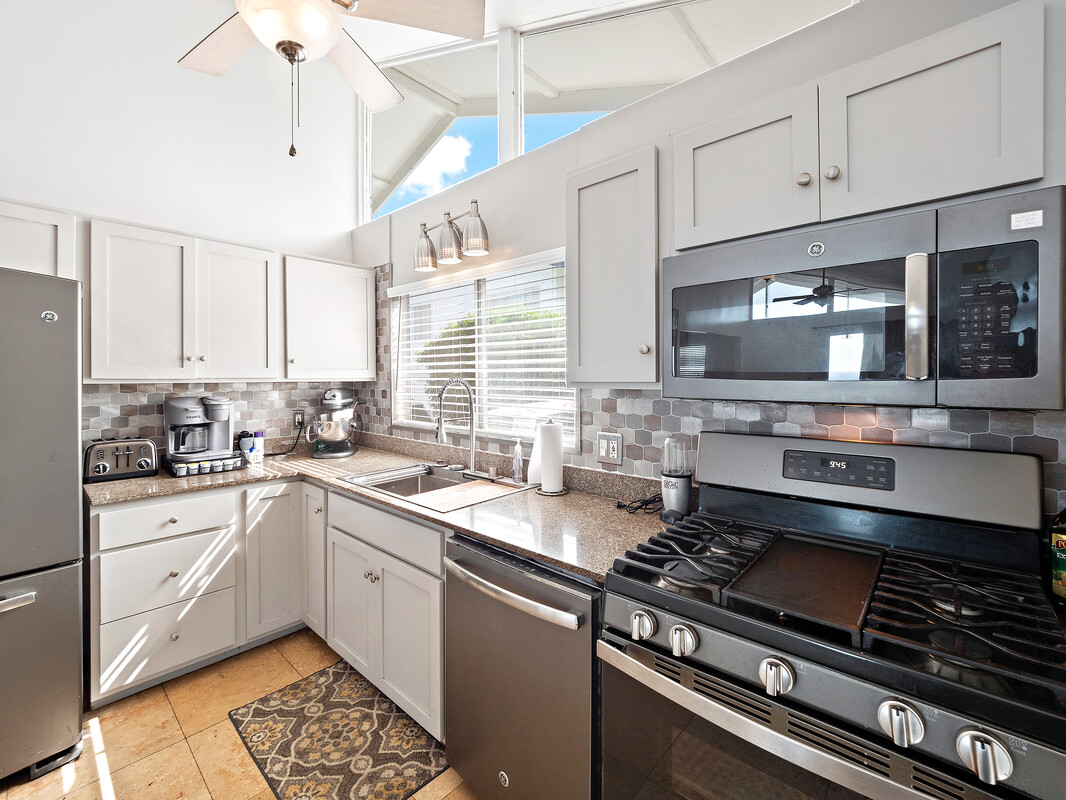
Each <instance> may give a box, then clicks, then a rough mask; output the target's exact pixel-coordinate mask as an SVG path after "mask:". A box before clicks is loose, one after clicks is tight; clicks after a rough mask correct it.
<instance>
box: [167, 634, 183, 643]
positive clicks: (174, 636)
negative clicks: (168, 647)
mask: <svg viewBox="0 0 1066 800" xmlns="http://www.w3.org/2000/svg"><path fill="white" fill-rule="evenodd" d="M180 638H181V637H180V636H178V634H176V633H172V634H170V641H172V642H176V641H178V639H180Z"/></svg>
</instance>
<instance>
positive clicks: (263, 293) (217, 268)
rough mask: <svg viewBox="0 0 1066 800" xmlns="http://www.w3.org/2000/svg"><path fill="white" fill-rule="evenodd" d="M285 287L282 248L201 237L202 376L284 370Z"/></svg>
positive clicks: (198, 305)
mask: <svg viewBox="0 0 1066 800" xmlns="http://www.w3.org/2000/svg"><path fill="white" fill-rule="evenodd" d="M281 292H282V281H281V264H280V259H279V258H278V255H277V253H271V252H269V251H266V250H255V249H253V248H251V247H238V246H236V245H232V244H222V243H221V242H207V241H203V240H197V242H196V353H195V355H196V360H197V364H196V374H197V377H200V378H234V377H243V378H275V377H278V376H280V375H281V346H282V345H281V340H282V333H281V325H282V297H281Z"/></svg>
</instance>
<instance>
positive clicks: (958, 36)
mask: <svg viewBox="0 0 1066 800" xmlns="http://www.w3.org/2000/svg"><path fill="white" fill-rule="evenodd" d="M819 121H820V146H821V169H822V176H821V199H822V218H823V219H832V218H835V217H843V216H848V215H851V214H859V213H863V212H866V211H875V210H878V209H883V208H891V207H893V206H901V205H906V204H908V203H915V202H921V201H925V200H932V199H935V198H939V197H948V196H951V195H959V194H963V193H966V192H974V191H979V190H982V189H989V188H992V187H995V186H1005V185H1008V184H1012V183H1019V182H1022V181H1028V180H1035V179H1038V178H1041V177H1043V174H1044V134H1043V132H1044V6H1043V3H1018V4H1015V5H1012V6H1009V7H1008V8H1005V9H1003V10H1001V11H997V12H993V13H991V14H986V15H984V16H981V17H979V18H977V19H975V20H973V21H971V22H968V23H966V24H963V25H959V26H956V27H954V28H951V29H949V30H947V31H944V32H943V33H940V34H937V35H934V36H930V37H928V38H925V39H922V40H920V41H918V42H915V43H914V44H911V45H908V46H906V47H901V48H899V49H896V50H892V51H890V52H888V53H885V54H884V55H881V56H879V57H877V58H873V59H870V60H869V61H866V62H863V63H861V64H858V65H856V66H854V67H851V68H849V69H847V70H844V71H841V72H839V73H836V74H834V75H831V76H829V77H827V78H825V79H823V80H820V81H819ZM831 176H835V177H831Z"/></svg>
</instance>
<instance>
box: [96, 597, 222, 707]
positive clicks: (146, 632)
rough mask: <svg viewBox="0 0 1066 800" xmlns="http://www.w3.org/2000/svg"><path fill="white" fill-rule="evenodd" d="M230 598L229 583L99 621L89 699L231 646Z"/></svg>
mask: <svg viewBox="0 0 1066 800" xmlns="http://www.w3.org/2000/svg"><path fill="white" fill-rule="evenodd" d="M235 597H236V594H235V591H234V589H233V588H232V587H231V588H229V589H223V590H222V591H220V592H215V593H214V594H208V595H204V596H203V597H198V598H196V599H194V600H186V601H185V602H183V603H175V604H174V605H171V606H165V607H164V608H157V609H156V610H154V611H146V612H145V613H143V614H137V615H135V616H132V617H126V618H125V619H120V620H116V621H115V622H109V623H107V624H106V625H101V626H100V668H99V674H100V682H99V685H98V686H96V687H93V688H94V689H95V691H94V698H95V697H103V696H104V695H107V694H111V693H112V692H117V691H119V690H121V689H123V688H125V687H128V686H132V685H134V684H138V683H142V682H144V681H146V680H147V679H149V678H152V677H154V676H156V675H160V674H162V673H164V672H168V671H170V670H172V669H175V668H177V667H180V666H181V665H183V664H188V663H190V662H192V661H196V660H197V659H200V658H204V657H205V656H209V655H211V654H212V653H217V652H219V651H220V650H226V649H228V648H230V647H234V646H235V645H236V644H237V621H236V608H235ZM174 637H177V638H174Z"/></svg>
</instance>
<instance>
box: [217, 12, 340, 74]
mask: <svg viewBox="0 0 1066 800" xmlns="http://www.w3.org/2000/svg"><path fill="white" fill-rule="evenodd" d="M237 11H239V12H240V15H241V17H242V18H243V19H244V21H245V22H246V23H248V27H249V28H251V29H252V33H254V34H255V37H256V38H257V39H258V40H259V41H261V42H262V43H263V44H264V45H266V46H267V47H269V48H270V49H271V50H275V49H277V46H278V43H279V42H293V43H295V44H297V45H299V46H300V47H301V48H302V49H303V52H304V59H300V60H305V59H306V60H307V61H314V60H315V59H316V58H321V57H322V56H324V55H326V53H328V52H329V51H330V49H331V48H332V47H333V45H334V44H335V43H336V42H337V37H338V36H339V35H340V32H341V23H340V18H339V17H338V16H337V12H336V11H334V10H333V3H331V2H330V0H237Z"/></svg>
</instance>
